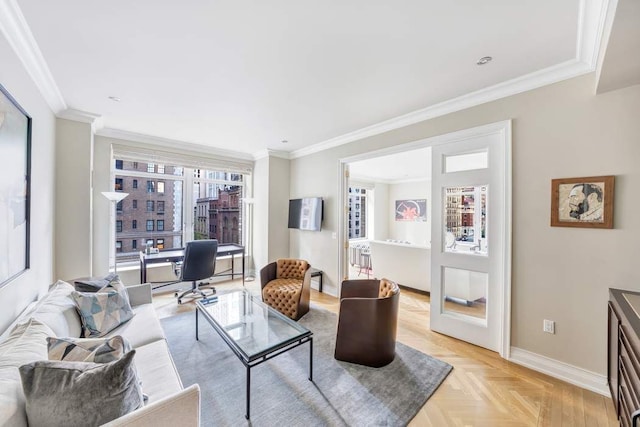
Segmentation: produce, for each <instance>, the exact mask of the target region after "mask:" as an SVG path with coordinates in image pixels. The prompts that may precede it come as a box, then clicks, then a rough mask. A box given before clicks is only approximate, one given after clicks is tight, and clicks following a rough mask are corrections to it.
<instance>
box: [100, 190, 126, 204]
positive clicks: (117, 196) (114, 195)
mask: <svg viewBox="0 0 640 427" xmlns="http://www.w3.org/2000/svg"><path fill="white" fill-rule="evenodd" d="M102 195H103V196H104V197H106V198H107V199H109V200H110V201H112V202H119V201H120V200H122V199H124V198H125V197H127V196H128V195H129V193H123V192H121V191H103V192H102Z"/></svg>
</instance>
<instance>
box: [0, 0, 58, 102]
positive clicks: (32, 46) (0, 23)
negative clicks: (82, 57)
mask: <svg viewBox="0 0 640 427" xmlns="http://www.w3.org/2000/svg"><path fill="white" fill-rule="evenodd" d="M0 32H2V34H3V35H4V37H5V38H6V39H7V41H8V42H9V45H10V46H11V48H12V49H13V51H14V52H15V53H16V55H17V56H18V58H20V61H21V62H22V65H24V68H25V70H26V71H27V73H29V75H30V76H31V79H32V80H33V82H34V83H35V85H36V86H37V87H38V90H39V91H40V93H41V94H42V96H43V98H44V99H45V101H46V102H47V104H49V108H51V110H52V111H53V112H54V114H58V113H60V112H61V111H64V110H66V109H67V104H66V102H65V101H64V98H63V97H62V94H61V93H60V89H58V85H57V84H56V82H55V80H54V78H53V75H52V74H51V70H49V66H48V65H47V62H46V61H45V60H44V57H43V56H42V52H40V48H39V47H38V44H37V43H36V40H35V38H34V37H33V34H32V33H31V29H30V28H29V25H28V24H27V21H26V19H25V18H24V15H23V14H22V10H20V6H18V2H17V1H16V0H0Z"/></svg>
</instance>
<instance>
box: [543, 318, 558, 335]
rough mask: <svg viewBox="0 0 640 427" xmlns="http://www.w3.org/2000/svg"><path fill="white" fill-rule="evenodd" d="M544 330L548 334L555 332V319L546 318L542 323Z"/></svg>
mask: <svg viewBox="0 0 640 427" xmlns="http://www.w3.org/2000/svg"><path fill="white" fill-rule="evenodd" d="M542 330H543V331H544V332H546V333H548V334H555V333H556V322H554V321H553V320H547V319H544V322H543V324H542Z"/></svg>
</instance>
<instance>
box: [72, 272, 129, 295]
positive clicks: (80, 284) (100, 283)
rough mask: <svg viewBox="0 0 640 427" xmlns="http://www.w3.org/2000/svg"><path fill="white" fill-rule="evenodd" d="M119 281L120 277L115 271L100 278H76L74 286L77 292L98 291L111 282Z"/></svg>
mask: <svg viewBox="0 0 640 427" xmlns="http://www.w3.org/2000/svg"><path fill="white" fill-rule="evenodd" d="M114 282H120V277H119V276H118V275H117V274H115V273H109V274H108V275H107V276H105V277H104V278H102V279H93V278H92V279H85V280H76V281H75V282H74V286H75V288H76V291H78V292H99V291H100V290H102V289H104V288H105V287H107V286H110V285H111V283H114Z"/></svg>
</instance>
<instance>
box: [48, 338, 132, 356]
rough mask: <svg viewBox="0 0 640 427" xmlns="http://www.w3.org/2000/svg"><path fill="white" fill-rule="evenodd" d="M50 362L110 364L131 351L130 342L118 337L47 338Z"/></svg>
mask: <svg viewBox="0 0 640 427" xmlns="http://www.w3.org/2000/svg"><path fill="white" fill-rule="evenodd" d="M47 345H48V351H49V360H66V361H67V362H94V363H109V362H113V361H114V360H118V359H120V358H121V357H122V356H124V354H125V353H126V352H128V351H130V350H131V345H130V344H129V342H128V341H127V340H126V339H124V338H123V337H121V336H120V335H116V336H114V337H111V338H66V337H65V338H55V337H49V338H47Z"/></svg>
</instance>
